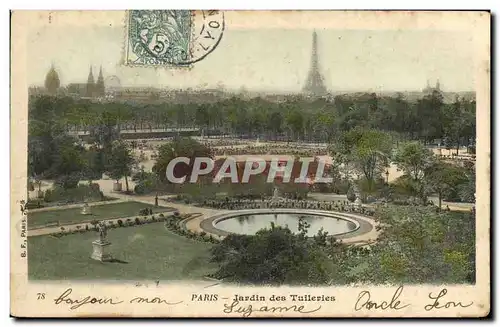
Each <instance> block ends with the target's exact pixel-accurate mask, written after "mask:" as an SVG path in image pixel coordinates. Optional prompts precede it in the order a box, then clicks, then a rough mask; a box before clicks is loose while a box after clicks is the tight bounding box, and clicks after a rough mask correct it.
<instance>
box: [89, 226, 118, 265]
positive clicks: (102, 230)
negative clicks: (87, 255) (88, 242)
mask: <svg viewBox="0 0 500 327" xmlns="http://www.w3.org/2000/svg"><path fill="white" fill-rule="evenodd" d="M97 230H98V231H99V239H98V240H96V241H94V242H92V246H93V252H92V255H91V258H92V259H94V260H97V261H101V262H105V261H112V260H113V256H112V255H111V253H110V251H109V246H110V245H111V242H108V240H107V239H106V238H107V236H108V228H107V227H106V225H105V224H104V222H102V221H101V222H100V223H99V224H97Z"/></svg>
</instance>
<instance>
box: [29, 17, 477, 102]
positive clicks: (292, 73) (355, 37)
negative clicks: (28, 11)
mask: <svg viewBox="0 0 500 327" xmlns="http://www.w3.org/2000/svg"><path fill="white" fill-rule="evenodd" d="M74 29H79V30H81V31H82V33H81V34H80V35H81V38H80V41H82V42H81V43H79V42H76V41H75V39H74V38H68V37H65V36H69V35H78V33H75V30H74ZM68 30H69V31H68ZM313 31H314V30H313V29H304V30H287V31H283V30H276V29H273V30H266V31H265V32H263V31H262V30H248V31H243V30H237V29H235V30H227V31H226V32H225V34H224V36H223V41H222V42H221V45H220V46H219V47H218V48H217V49H215V50H214V51H213V53H211V54H210V55H209V56H207V58H206V59H204V60H202V61H200V62H198V63H196V64H195V65H194V66H193V67H192V68H191V69H189V70H186V69H168V68H157V69H147V68H140V67H126V66H121V64H120V60H121V55H122V51H121V48H122V47H123V37H122V36H121V34H122V33H121V32H123V31H122V30H121V29H120V28H116V27H107V28H106V27H95V28H93V29H83V28H79V27H70V28H67V29H65V30H61V29H58V28H51V27H46V28H44V29H43V30H41V31H40V32H39V33H37V34H36V36H33V37H32V38H31V40H30V42H29V47H33V51H32V53H33V54H34V56H40V57H39V58H36V59H40V60H29V61H28V68H29V71H30V72H33V74H29V76H28V84H29V85H30V86H35V85H36V86H42V85H43V80H44V78H45V75H46V73H47V71H48V69H49V68H50V67H51V66H52V65H54V67H55V69H56V71H57V72H58V74H59V77H60V79H61V85H62V86H64V85H68V84H71V83H83V82H85V81H86V77H87V76H88V71H89V66H92V67H93V69H94V70H95V71H97V70H98V69H99V67H100V66H101V65H102V67H103V73H104V74H105V76H106V77H107V76H112V75H116V76H117V77H118V78H119V79H120V81H121V85H122V86H123V87H137V86H148V87H156V88H169V89H187V88H205V89H206V88H217V87H220V86H223V87H224V88H225V89H227V90H241V89H245V90H248V91H253V92H262V91H268V92H271V93H272V92H289V93H300V92H301V91H302V90H303V88H304V84H305V82H306V80H307V75H308V73H309V69H310V65H311V49H312V35H313ZM118 32H120V33H118ZM317 35H318V41H317V42H318V44H319V46H318V49H319V50H318V58H319V60H318V66H319V71H320V72H321V74H322V75H323V77H324V84H325V86H326V88H327V90H328V92H329V93H338V92H343V91H349V92H353V91H373V92H398V91H419V90H422V89H424V88H425V87H426V84H427V81H428V80H430V81H431V84H432V85H433V84H434V83H435V81H436V80H438V79H439V81H440V83H441V86H442V87H441V88H442V89H443V90H445V91H451V92H461V91H465V92H467V91H474V76H473V74H472V70H473V68H474V62H473V59H472V58H473V48H472V44H473V43H472V39H471V38H469V37H468V36H467V35H465V34H463V33H456V32H439V31H425V30H424V31H422V30H419V31H410V32H408V31H404V32H402V31H400V32H398V31H369V32H367V31H352V30H317ZM245 36H246V37H245ZM53 38H58V39H59V40H60V42H59V44H60V45H61V47H62V48H57V49H54V48H45V47H44V46H43V44H49V43H53V41H50V40H51V39H53ZM224 39H225V41H226V42H224ZM84 40H86V41H85V42H83V41H84ZM235 40H236V41H235ZM237 40H246V41H247V42H239V43H241V44H237V45H235V43H238V42H237ZM381 43H382V44H387V47H380V44H381ZM106 46H107V47H109V48H110V50H109V51H108V50H106V51H102V52H100V51H98V49H100V48H105V47H106ZM34 48H37V49H38V51H35V50H34ZM47 52H52V55H50V54H47ZM65 54H66V55H65ZM75 56H77V57H78V58H77V59H76V60H75ZM388 57H389V59H388ZM450 57H451V58H453V59H452V60H450V59H449V58H450ZM49 58H52V59H49ZM224 60H225V61H230V63H227V64H224V62H223V61H224ZM75 62H77V63H81V64H78V65H75ZM200 80H201V81H204V82H205V83H204V84H200V83H199V81H200ZM193 81H198V82H197V83H195V82H193Z"/></svg>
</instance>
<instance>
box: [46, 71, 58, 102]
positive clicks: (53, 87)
mask: <svg viewBox="0 0 500 327" xmlns="http://www.w3.org/2000/svg"><path fill="white" fill-rule="evenodd" d="M60 86H61V81H60V80H59V74H58V73H57V72H56V69H55V68H54V65H52V66H51V67H50V69H49V71H48V73H47V75H46V76H45V92H46V93H48V94H51V95H56V94H57V93H58V91H59V87H60Z"/></svg>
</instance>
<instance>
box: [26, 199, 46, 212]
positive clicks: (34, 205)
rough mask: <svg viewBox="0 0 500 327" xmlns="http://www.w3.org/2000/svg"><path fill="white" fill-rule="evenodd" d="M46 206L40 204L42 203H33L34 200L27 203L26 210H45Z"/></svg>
mask: <svg viewBox="0 0 500 327" xmlns="http://www.w3.org/2000/svg"><path fill="white" fill-rule="evenodd" d="M43 207H44V205H43V204H41V203H40V201H33V200H30V201H28V202H27V203H26V206H25V208H26V209H27V210H29V209H39V208H43Z"/></svg>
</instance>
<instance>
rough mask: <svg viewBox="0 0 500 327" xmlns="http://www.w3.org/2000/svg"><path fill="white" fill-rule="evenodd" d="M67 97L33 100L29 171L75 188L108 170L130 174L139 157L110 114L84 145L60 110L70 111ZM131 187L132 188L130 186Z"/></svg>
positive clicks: (96, 125)
mask: <svg viewBox="0 0 500 327" xmlns="http://www.w3.org/2000/svg"><path fill="white" fill-rule="evenodd" d="M70 104H71V102H68V99H66V98H56V97H39V98H37V99H35V100H34V102H33V103H30V106H31V108H30V111H29V125H28V174H29V176H30V177H31V178H33V179H35V180H41V179H54V180H55V181H56V185H59V186H62V187H64V188H74V187H76V186H77V185H78V182H79V181H80V180H87V181H88V182H89V184H90V183H91V182H92V181H93V180H95V179H100V178H101V177H102V174H103V173H107V174H108V175H109V176H110V177H111V178H113V179H116V180H118V179H121V178H122V177H126V176H129V175H130V173H131V169H132V168H133V166H134V165H135V163H136V162H135V159H134V157H133V155H132V153H131V150H130V148H129V146H128V145H127V144H126V143H125V142H123V141H120V140H119V133H117V131H116V127H115V124H114V122H112V121H110V120H109V119H108V120H106V117H107V116H108V115H107V114H106V113H104V114H103V116H102V117H101V118H102V119H101V120H100V121H97V122H94V126H93V132H92V134H91V135H92V138H91V139H90V141H89V143H88V144H83V143H82V142H81V141H80V140H78V139H77V138H75V137H73V136H70V135H69V134H68V133H67V128H66V122H65V120H64V119H61V117H59V116H58V113H59V112H61V111H64V110H67V108H68V106H70ZM127 188H128V187H127Z"/></svg>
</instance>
